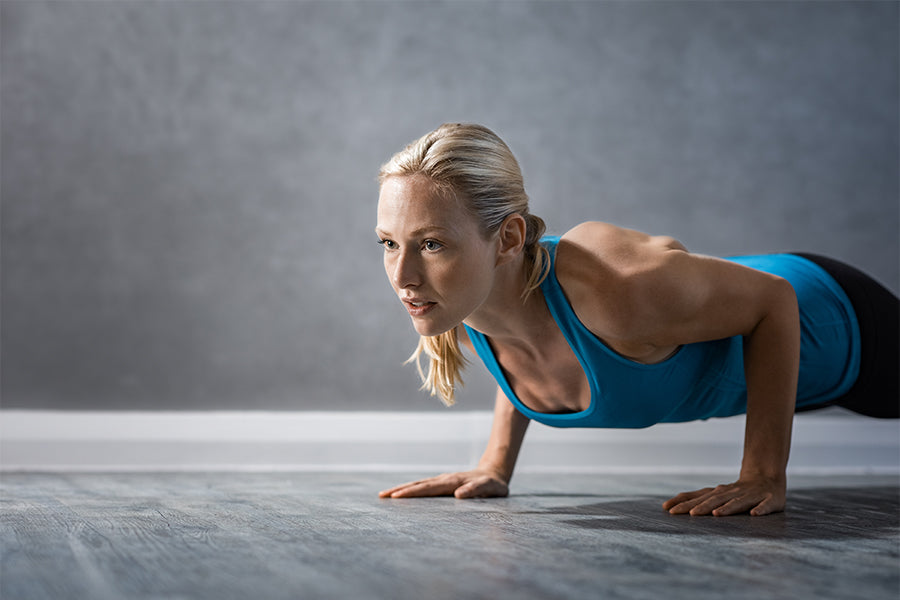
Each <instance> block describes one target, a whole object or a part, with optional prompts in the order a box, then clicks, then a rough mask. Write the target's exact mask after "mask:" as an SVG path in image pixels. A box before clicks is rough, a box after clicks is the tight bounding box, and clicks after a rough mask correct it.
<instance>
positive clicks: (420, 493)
mask: <svg viewBox="0 0 900 600" xmlns="http://www.w3.org/2000/svg"><path fill="white" fill-rule="evenodd" d="M458 487H459V480H458V479H456V478H451V477H445V476H440V477H432V478H430V479H425V480H423V481H416V482H413V483H410V484H409V485H407V486H405V487H403V488H401V489H399V490H397V491H395V492H393V493H392V494H391V495H390V497H391V498H425V497H432V496H452V495H453V492H454V491H455V490H456V488H458Z"/></svg>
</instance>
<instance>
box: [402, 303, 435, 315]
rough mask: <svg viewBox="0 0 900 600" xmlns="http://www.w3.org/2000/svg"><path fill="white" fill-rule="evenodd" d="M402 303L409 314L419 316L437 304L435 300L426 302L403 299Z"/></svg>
mask: <svg viewBox="0 0 900 600" xmlns="http://www.w3.org/2000/svg"><path fill="white" fill-rule="evenodd" d="M403 305H404V306H406V310H407V312H409V314H410V315H411V316H413V317H421V316H423V315H425V314H426V313H428V312H429V311H431V309H432V308H434V307H435V306H437V302H428V301H426V300H404V301H403Z"/></svg>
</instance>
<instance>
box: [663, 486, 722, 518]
mask: <svg viewBox="0 0 900 600" xmlns="http://www.w3.org/2000/svg"><path fill="white" fill-rule="evenodd" d="M711 491H713V488H703V489H702V490H694V491H693V492H682V493H680V494H678V495H677V496H675V497H673V498H670V499H669V500H666V501H665V502H663V505H662V506H663V510H667V511H669V512H671V513H672V514H681V513H685V512H688V511H689V510H690V509H691V508H693V507H694V506H696V505H697V503H698V502H700V501H702V499H703V498H704V497H705V496H706V494H709V493H710V492H711ZM673 509H677V511H675V512H673Z"/></svg>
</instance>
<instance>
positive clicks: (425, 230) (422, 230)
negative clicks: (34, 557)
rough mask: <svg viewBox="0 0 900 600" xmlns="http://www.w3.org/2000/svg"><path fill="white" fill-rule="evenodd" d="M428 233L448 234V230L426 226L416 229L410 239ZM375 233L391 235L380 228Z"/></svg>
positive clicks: (437, 226) (435, 226)
mask: <svg viewBox="0 0 900 600" xmlns="http://www.w3.org/2000/svg"><path fill="white" fill-rule="evenodd" d="M429 232H441V233H449V232H450V230H449V229H447V228H446V227H441V226H439V225H426V226H425V227H419V228H418V229H416V230H415V231H413V232H412V233H411V234H410V236H411V237H419V236H420V235H422V234H423V233H429ZM375 233H377V234H378V235H387V236H389V235H391V234H390V233H388V232H387V231H384V230H383V229H381V228H380V227H376V228H375Z"/></svg>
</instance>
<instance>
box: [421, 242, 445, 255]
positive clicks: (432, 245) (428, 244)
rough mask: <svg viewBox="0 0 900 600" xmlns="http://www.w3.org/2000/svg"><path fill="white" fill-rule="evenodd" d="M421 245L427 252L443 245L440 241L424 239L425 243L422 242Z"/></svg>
mask: <svg viewBox="0 0 900 600" xmlns="http://www.w3.org/2000/svg"><path fill="white" fill-rule="evenodd" d="M423 246H424V247H425V249H426V250H427V251H428V252H437V251H438V250H440V249H441V248H443V247H444V245H443V244H442V243H440V242H436V241H434V240H425V244H423Z"/></svg>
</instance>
